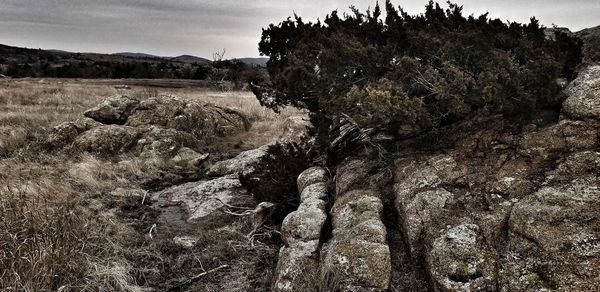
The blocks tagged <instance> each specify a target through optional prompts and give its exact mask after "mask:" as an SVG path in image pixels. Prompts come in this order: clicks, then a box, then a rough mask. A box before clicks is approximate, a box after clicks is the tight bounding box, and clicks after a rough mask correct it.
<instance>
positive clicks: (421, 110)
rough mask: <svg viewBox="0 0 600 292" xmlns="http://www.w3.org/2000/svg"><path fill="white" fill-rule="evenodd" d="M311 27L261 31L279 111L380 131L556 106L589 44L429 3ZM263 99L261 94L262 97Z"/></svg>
mask: <svg viewBox="0 0 600 292" xmlns="http://www.w3.org/2000/svg"><path fill="white" fill-rule="evenodd" d="M351 9H352V14H348V15H347V14H344V15H343V16H339V15H338V12H337V11H333V12H332V13H331V14H330V15H328V16H327V17H326V18H325V20H324V22H320V21H319V22H317V23H311V22H304V21H303V20H302V19H301V18H300V17H299V16H294V18H288V19H286V20H285V21H283V22H281V23H280V24H278V25H273V24H271V25H270V26H269V27H268V28H266V29H263V34H262V39H261V42H260V43H259V49H260V52H261V53H262V54H264V55H267V56H269V57H270V60H269V62H268V71H269V74H270V76H271V82H272V86H273V88H274V90H275V93H276V96H275V99H276V102H275V103H274V104H275V106H283V105H293V106H298V107H304V108H307V109H309V110H310V111H312V112H313V113H317V114H322V115H325V116H335V115H339V114H342V113H343V114H348V115H349V116H351V117H352V118H353V119H354V120H356V121H357V122H358V123H359V124H360V125H362V126H365V127H374V128H382V127H387V128H392V129H393V128H395V127H399V126H417V127H419V128H423V129H426V128H431V127H436V126H439V125H444V124H449V123H452V122H455V121H457V120H460V119H462V118H464V117H466V116H467V115H468V114H470V113H471V112H473V111H474V110H477V109H481V108H486V109H488V110H490V111H492V112H498V113H504V114H506V115H507V116H510V117H514V118H526V117H527V116H528V115H529V114H530V113H531V112H532V111H534V110H536V109H540V108H553V107H556V106H557V101H556V100H557V99H556V98H555V96H556V94H557V93H558V90H559V88H558V86H557V85H556V82H555V80H556V78H559V77H567V78H572V77H573V74H574V68H575V66H577V64H579V62H580V60H581V53H580V51H581V43H580V42H579V41H578V40H576V39H573V38H571V37H570V36H568V35H566V34H564V33H561V32H557V33H556V37H555V38H552V39H551V38H546V36H545V34H544V27H542V26H540V25H539V22H538V20H536V19H535V18H532V19H531V22H530V23H529V24H519V23H514V22H509V23H505V22H502V21H500V20H498V19H490V18H488V15H487V14H484V15H481V16H479V17H475V16H468V17H465V16H463V14H462V7H461V6H458V5H456V4H452V3H448V8H447V9H443V8H441V7H440V5H438V4H437V3H434V2H429V4H428V5H427V6H426V7H425V13H423V14H420V15H414V16H413V15H409V14H407V13H405V12H404V11H403V10H402V9H401V8H398V9H397V8H395V7H394V5H392V3H391V2H390V1H389V0H388V1H386V3H385V10H386V17H385V19H381V18H380V17H381V9H380V7H379V5H376V6H375V9H374V10H373V11H370V10H368V11H366V12H365V13H362V12H360V11H358V10H357V9H355V8H351ZM259 98H260V97H259Z"/></svg>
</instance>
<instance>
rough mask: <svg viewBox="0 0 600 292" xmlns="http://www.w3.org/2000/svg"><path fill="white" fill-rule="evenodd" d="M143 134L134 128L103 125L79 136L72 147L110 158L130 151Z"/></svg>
mask: <svg viewBox="0 0 600 292" xmlns="http://www.w3.org/2000/svg"><path fill="white" fill-rule="evenodd" d="M142 133H143V130H140V129H138V128H134V127H127V126H116V125H103V126H98V127H95V128H92V129H90V130H88V131H86V132H84V133H83V134H81V135H79V136H78V137H77V138H76V139H75V142H74V147H75V148H76V149H80V150H82V151H87V152H90V153H96V154H100V155H103V156H112V155H116V154H119V153H122V152H125V151H127V150H129V149H131V147H132V146H134V145H135V143H136V141H137V140H138V138H139V137H140V135H141V134H142Z"/></svg>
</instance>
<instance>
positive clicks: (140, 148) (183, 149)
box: [132, 126, 208, 170]
mask: <svg viewBox="0 0 600 292" xmlns="http://www.w3.org/2000/svg"><path fill="white" fill-rule="evenodd" d="M199 144H200V142H199V141H198V140H197V139H196V137H195V136H193V135H191V134H189V133H186V132H181V131H177V130H174V129H164V128H159V127H156V126H150V128H149V129H148V130H147V131H146V132H144V133H143V135H142V136H141V137H140V139H138V140H137V142H136V145H135V147H134V149H133V150H132V151H133V152H134V153H135V154H136V155H137V156H138V158H139V159H140V160H141V161H142V162H143V163H144V164H145V165H149V166H154V167H158V168H163V167H167V168H168V167H179V168H184V169H190V170H193V169H194V168H198V167H199V166H200V165H201V164H202V163H203V162H204V161H206V159H207V158H208V154H201V153H198V152H196V151H194V150H193V149H192V148H194V149H196V148H197V147H198V145H199Z"/></svg>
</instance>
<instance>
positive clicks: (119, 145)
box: [47, 95, 250, 176]
mask: <svg viewBox="0 0 600 292" xmlns="http://www.w3.org/2000/svg"><path fill="white" fill-rule="evenodd" d="M84 115H85V116H86V117H87V118H85V119H80V120H77V121H74V122H67V123H63V124H61V125H59V126H57V127H55V128H54V129H53V130H52V132H51V133H50V135H49V137H48V140H47V144H48V146H49V148H53V149H57V148H62V147H66V146H68V148H70V146H72V147H73V148H74V149H77V150H80V151H86V152H90V153H93V154H96V155H98V156H101V157H112V158H116V156H118V155H121V154H124V155H127V156H128V157H129V158H131V159H134V160H137V162H139V163H141V164H142V165H144V166H145V167H150V168H156V169H160V170H168V172H175V173H195V172H199V171H200V170H201V169H202V168H201V167H200V166H201V165H202V164H203V163H204V162H205V161H206V160H207V159H208V158H209V154H208V153H204V151H203V150H204V149H205V147H206V146H207V145H209V144H210V143H215V141H217V140H218V139H219V138H220V137H223V136H227V135H232V134H235V133H237V132H241V131H246V130H248V128H249V127H250V124H249V122H248V119H247V118H246V117H245V116H244V115H243V114H242V113H240V112H238V111H236V110H233V109H227V108H223V107H219V106H215V105H211V104H208V103H205V102H196V101H192V102H190V101H186V100H184V99H183V98H180V97H176V96H159V97H153V98H149V99H146V100H143V101H138V100H136V99H133V98H130V97H128V96H126V95H117V96H111V97H108V98H107V99H105V100H104V101H103V102H101V103H100V104H99V105H97V106H96V107H94V108H92V109H89V110H87V111H86V112H85V113H84ZM132 157H133V158H132ZM228 173H231V172H228ZM222 175H225V173H223V174H221V176H222Z"/></svg>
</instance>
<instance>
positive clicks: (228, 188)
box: [152, 176, 256, 221]
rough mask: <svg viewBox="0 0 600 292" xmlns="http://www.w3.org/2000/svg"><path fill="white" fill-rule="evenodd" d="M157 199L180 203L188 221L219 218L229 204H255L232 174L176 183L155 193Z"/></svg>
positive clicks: (241, 205)
mask: <svg viewBox="0 0 600 292" xmlns="http://www.w3.org/2000/svg"><path fill="white" fill-rule="evenodd" d="M152 197H153V199H155V200H167V201H170V202H178V203H181V204H182V205H183V206H184V207H185V209H186V211H187V214H188V217H187V220H188V221H202V220H219V219H218V218H220V216H223V215H225V214H224V212H223V210H225V209H227V208H228V207H229V206H236V207H251V206H252V207H253V206H254V205H256V203H255V200H254V199H253V198H252V196H251V195H250V194H249V193H248V192H246V190H245V189H244V188H243V187H242V185H241V183H240V181H239V180H238V179H237V178H236V177H233V176H225V177H220V178H216V179H213V180H208V181H199V182H191V183H186V184H182V185H178V186H174V187H171V188H168V189H165V190H163V191H160V192H157V193H155V194H153V195H152Z"/></svg>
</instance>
